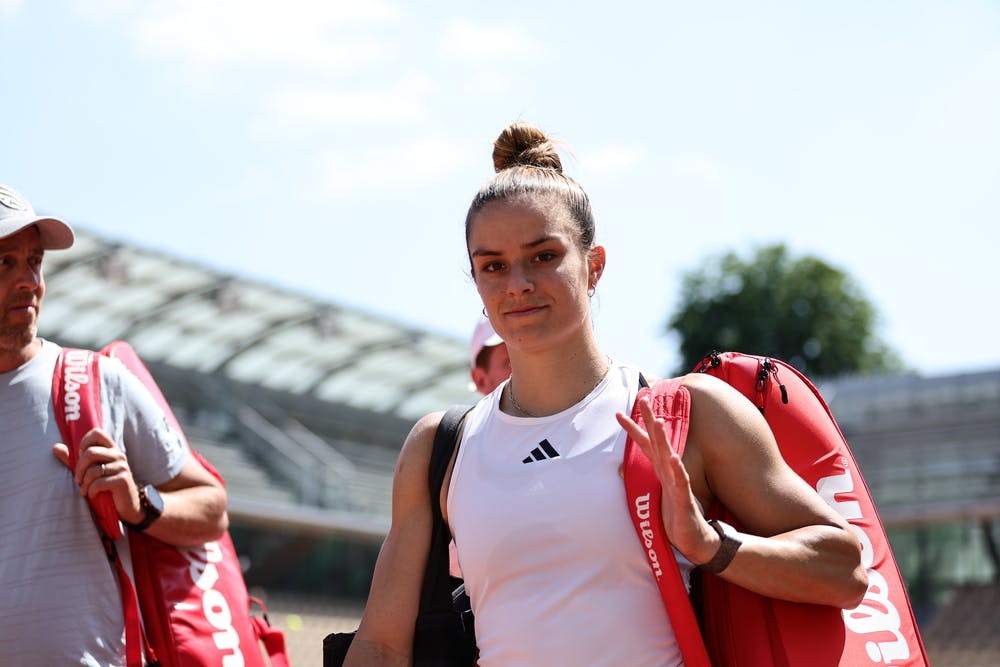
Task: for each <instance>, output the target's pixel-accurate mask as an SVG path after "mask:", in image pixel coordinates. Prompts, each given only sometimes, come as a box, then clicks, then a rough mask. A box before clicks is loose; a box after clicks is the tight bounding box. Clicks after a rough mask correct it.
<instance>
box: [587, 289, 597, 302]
mask: <svg viewBox="0 0 1000 667" xmlns="http://www.w3.org/2000/svg"><path fill="white" fill-rule="evenodd" d="M596 293H597V288H596V287H590V288H588V289H587V296H589V297H590V298H591V299H593V298H594V294H596Z"/></svg>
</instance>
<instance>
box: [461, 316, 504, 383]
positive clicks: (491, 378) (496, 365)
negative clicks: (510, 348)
mask: <svg viewBox="0 0 1000 667" xmlns="http://www.w3.org/2000/svg"><path fill="white" fill-rule="evenodd" d="M469 350H470V354H471V359H470V361H471V362H472V366H471V369H470V371H469V373H470V375H471V376H472V384H473V386H474V388H475V390H476V391H478V392H479V393H480V394H483V395H484V396H485V395H486V394H489V393H490V392H492V391H493V390H494V389H496V388H497V387H498V386H499V385H500V383H501V382H503V381H504V380H506V379H507V378H508V377H510V355H508V354H507V345H506V343H504V342H503V339H502V338H500V336H498V335H497V332H496V331H494V330H493V325H492V324H490V321H489V319H487V318H485V317H483V318H480V320H479V322H478V323H477V324H476V328H475V330H474V331H473V332H472V344H471V345H470V347H469Z"/></svg>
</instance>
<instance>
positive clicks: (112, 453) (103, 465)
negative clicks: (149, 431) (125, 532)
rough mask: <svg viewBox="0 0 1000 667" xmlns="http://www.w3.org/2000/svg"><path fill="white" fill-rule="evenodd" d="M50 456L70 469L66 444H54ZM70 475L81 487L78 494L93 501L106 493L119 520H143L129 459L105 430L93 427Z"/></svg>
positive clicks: (84, 439)
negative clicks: (53, 455) (100, 494)
mask: <svg viewBox="0 0 1000 667" xmlns="http://www.w3.org/2000/svg"><path fill="white" fill-rule="evenodd" d="M52 453H53V454H55V457H56V458H57V459H59V460H60V461H62V463H63V464H64V465H66V466H67V467H68V466H69V448H68V447H66V445H64V444H62V443H57V444H55V445H53V447H52ZM72 473H73V479H74V480H76V483H77V484H79V485H80V495H82V496H84V497H86V498H96V497H97V494H99V493H101V492H103V491H107V492H109V493H110V494H111V497H112V499H113V500H114V503H115V509H116V510H117V511H118V516H119V518H121V519H122V520H123V521H127V522H129V523H139V522H140V521H142V519H143V516H144V512H143V509H142V507H141V505H140V504H139V489H138V487H136V484H135V480H134V479H133V478H132V470H131V468H129V465H128V459H126V458H125V453H124V452H123V451H122V450H120V449H118V447H117V446H116V445H115V443H114V442H113V441H112V440H111V438H110V437H109V436H108V434H107V433H106V432H105V431H103V430H102V429H99V428H95V429H92V430H90V431H88V432H87V434H86V435H85V436H83V439H82V440H81V441H80V458H79V460H78V461H77V463H76V467H75V468H74V469H73V470H72Z"/></svg>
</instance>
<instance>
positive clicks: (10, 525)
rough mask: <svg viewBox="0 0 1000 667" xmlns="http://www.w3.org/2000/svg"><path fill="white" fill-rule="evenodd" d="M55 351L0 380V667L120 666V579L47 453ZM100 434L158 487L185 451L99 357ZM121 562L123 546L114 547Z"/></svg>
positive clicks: (55, 432) (127, 378)
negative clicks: (118, 553)
mask: <svg viewBox="0 0 1000 667" xmlns="http://www.w3.org/2000/svg"><path fill="white" fill-rule="evenodd" d="M59 351H60V347H59V346H58V345H55V344H54V343H51V342H47V341H43V344H42V348H41V351H40V352H39V353H38V354H37V355H36V356H35V357H34V358H33V359H31V360H30V361H28V362H27V363H26V364H24V365H22V366H21V367H19V368H17V369H15V370H13V371H11V372H8V373H0V665H5V666H6V665H11V666H12V667H13V666H14V665H16V666H17V667H54V666H55V665H60V666H61V665H86V666H88V667H98V666H99V667H106V666H118V665H124V655H123V627H124V626H123V620H122V603H121V595H120V593H119V588H118V579H117V577H116V575H115V573H114V572H113V570H112V568H111V565H110V564H109V562H108V559H107V557H106V556H105V553H104V548H103V546H102V545H101V541H100V538H99V537H98V533H97V529H96V528H95V527H94V521H93V519H92V517H91V514H90V510H89V509H88V505H87V502H86V500H85V499H84V498H83V497H82V496H81V495H80V487H79V486H78V485H77V484H76V482H75V481H74V480H73V475H72V473H71V472H70V470H69V469H68V468H67V467H66V466H65V465H63V464H62V463H60V462H59V460H58V459H56V458H55V456H54V455H53V454H52V446H53V445H54V444H55V443H57V442H62V436H61V435H60V434H59V426H58V424H57V423H56V420H55V414H54V411H53V408H52V372H53V370H54V368H55V363H56V359H57V357H58V354H59ZM100 362H101V403H102V407H103V413H104V414H103V418H104V428H105V430H106V431H108V432H109V433H110V435H111V437H112V439H113V440H114V441H115V442H116V443H117V444H118V446H119V447H120V448H122V449H123V450H124V451H125V452H126V454H127V456H128V460H129V466H130V467H131V469H132V472H133V476H134V477H135V478H136V479H137V480H138V481H139V482H140V483H144V484H153V485H154V486H155V485H158V484H162V483H164V482H166V481H167V480H169V479H172V478H173V477H175V476H176V475H177V474H178V473H179V472H180V471H181V468H182V467H183V465H184V463H185V461H186V458H187V451H186V449H185V447H184V445H183V441H182V440H181V438H180V437H179V435H178V434H177V433H176V432H175V431H174V430H172V429H171V428H170V426H169V425H168V423H167V420H166V417H165V415H164V412H163V410H162V409H161V408H160V407H159V405H158V404H157V403H156V401H155V399H153V397H152V396H150V394H149V392H148V391H147V390H146V389H145V387H144V386H143V385H142V383H141V382H140V381H139V380H138V378H136V377H135V376H134V375H133V374H132V373H131V372H129V371H128V370H126V369H125V368H124V366H122V365H121V363H120V362H118V361H117V360H114V359H108V358H105V357H102V358H101V359H100ZM118 549H119V552H120V553H121V554H122V556H123V559H124V560H127V557H128V545H127V540H126V539H124V538H123V539H122V540H119V543H118Z"/></svg>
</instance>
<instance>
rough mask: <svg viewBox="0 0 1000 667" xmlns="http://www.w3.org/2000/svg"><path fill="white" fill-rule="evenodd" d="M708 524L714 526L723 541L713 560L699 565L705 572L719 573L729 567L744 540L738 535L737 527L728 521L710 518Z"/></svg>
mask: <svg viewBox="0 0 1000 667" xmlns="http://www.w3.org/2000/svg"><path fill="white" fill-rule="evenodd" d="M708 525H710V526H711V527H712V528H714V529H715V532H717V533H718V534H719V537H720V538H721V539H722V543H721V544H720V545H719V550H718V551H716V552H715V555H714V556H712V560H710V561H708V562H707V563H705V564H704V565H699V566H698V567H699V568H701V569H702V570H704V571H705V572H711V573H712V574H719V573H720V572H722V571H723V570H725V569H726V568H727V567H729V563H730V562H731V561H732V560H733V556H735V555H736V551H737V550H738V549H739V548H740V545H741V544H743V542H742V541H741V540H740V538H739V536H738V535H737V533H736V529H735V528H733V527H732V526H730V525H729V524H728V523H724V522H722V521H719V520H718V519H709V520H708Z"/></svg>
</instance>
